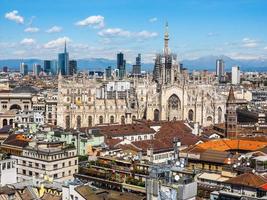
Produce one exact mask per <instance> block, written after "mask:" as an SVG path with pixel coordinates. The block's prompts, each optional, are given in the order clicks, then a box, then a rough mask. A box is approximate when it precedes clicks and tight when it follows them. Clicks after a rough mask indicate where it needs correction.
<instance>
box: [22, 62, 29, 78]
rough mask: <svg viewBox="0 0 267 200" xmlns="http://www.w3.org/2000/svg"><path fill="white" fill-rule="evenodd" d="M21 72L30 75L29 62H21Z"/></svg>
mask: <svg viewBox="0 0 267 200" xmlns="http://www.w3.org/2000/svg"><path fill="white" fill-rule="evenodd" d="M20 73H21V74H22V75H23V76H26V75H28V73H29V69H28V65H27V64H25V63H20Z"/></svg>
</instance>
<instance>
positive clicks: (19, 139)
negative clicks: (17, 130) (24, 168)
mask: <svg viewBox="0 0 267 200" xmlns="http://www.w3.org/2000/svg"><path fill="white" fill-rule="evenodd" d="M29 141H30V139H27V138H25V136H24V135H23V134H11V135H9V136H8V138H7V139H5V141H4V142H3V144H6V145H11V146H16V147H21V148H23V147H26V146H28V144H29Z"/></svg>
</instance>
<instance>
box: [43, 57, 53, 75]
mask: <svg viewBox="0 0 267 200" xmlns="http://www.w3.org/2000/svg"><path fill="white" fill-rule="evenodd" d="M51 68H52V61H51V60H44V72H45V73H46V74H47V75H49V74H50V73H51Z"/></svg>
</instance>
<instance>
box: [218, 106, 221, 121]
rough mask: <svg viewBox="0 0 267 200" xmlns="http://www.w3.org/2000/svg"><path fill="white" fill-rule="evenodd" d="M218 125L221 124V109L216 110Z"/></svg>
mask: <svg viewBox="0 0 267 200" xmlns="http://www.w3.org/2000/svg"><path fill="white" fill-rule="evenodd" d="M218 123H222V109H221V107H219V108H218Z"/></svg>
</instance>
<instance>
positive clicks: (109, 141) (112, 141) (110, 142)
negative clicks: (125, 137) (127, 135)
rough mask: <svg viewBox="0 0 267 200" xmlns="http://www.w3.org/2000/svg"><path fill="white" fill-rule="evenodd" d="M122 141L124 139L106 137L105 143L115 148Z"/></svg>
mask: <svg viewBox="0 0 267 200" xmlns="http://www.w3.org/2000/svg"><path fill="white" fill-rule="evenodd" d="M121 141H122V140H121V139H105V144H106V145H108V147H109V148H111V149H113V148H115V146H116V145H118V144H119V143H120V142H121Z"/></svg>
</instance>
